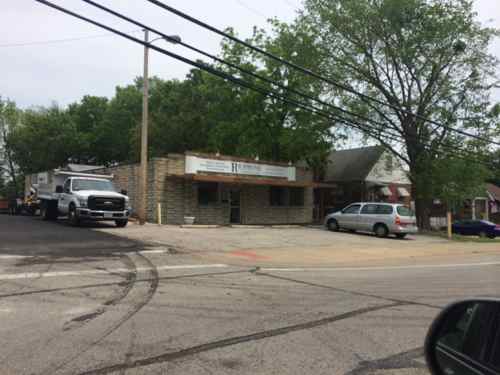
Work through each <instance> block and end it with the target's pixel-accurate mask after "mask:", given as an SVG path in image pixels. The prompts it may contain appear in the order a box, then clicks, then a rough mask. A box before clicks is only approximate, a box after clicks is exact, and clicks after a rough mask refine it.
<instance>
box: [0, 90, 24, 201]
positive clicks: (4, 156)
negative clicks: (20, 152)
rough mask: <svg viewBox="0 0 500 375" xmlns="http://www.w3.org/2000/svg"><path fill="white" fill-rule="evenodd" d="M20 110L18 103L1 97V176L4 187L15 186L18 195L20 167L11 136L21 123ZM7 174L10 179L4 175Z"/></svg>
mask: <svg viewBox="0 0 500 375" xmlns="http://www.w3.org/2000/svg"><path fill="white" fill-rule="evenodd" d="M20 114H21V112H20V110H19V109H17V107H16V104H15V103H14V102H13V101H10V100H2V98H1V97H0V153H1V154H0V160H3V164H0V178H1V179H2V185H3V186H2V188H3V189H7V188H8V187H9V186H12V187H13V188H14V191H13V193H15V194H16V195H17V194H18V193H19V192H20V190H19V189H18V188H17V187H18V186H19V180H20V179H19V168H18V166H17V165H16V163H15V161H14V156H13V151H12V148H11V147H10V146H9V141H8V140H9V136H10V134H11V133H12V132H13V131H14V130H15V128H16V127H17V126H18V124H19V118H20ZM5 175H7V176H8V179H4V178H3V176H5ZM9 180H10V181H12V183H10V181H9Z"/></svg>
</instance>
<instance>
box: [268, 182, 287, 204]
mask: <svg viewBox="0 0 500 375" xmlns="http://www.w3.org/2000/svg"><path fill="white" fill-rule="evenodd" d="M269 200H270V202H269V203H270V205H271V206H286V189H285V188H283V187H278V186H271V188H270V189H269Z"/></svg>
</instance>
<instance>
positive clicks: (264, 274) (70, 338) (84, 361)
mask: <svg viewBox="0 0 500 375" xmlns="http://www.w3.org/2000/svg"><path fill="white" fill-rule="evenodd" d="M480 260H481V259H480V256H478V257H477V258H476V259H475V262H474V264H472V265H470V266H464V265H463V264H461V263H462V262H461V259H456V258H453V259H450V264H449V265H446V264H443V263H442V262H441V263H440V264H439V267H433V266H432V265H429V267H412V266H408V267H400V268H398V267H386V268H384V267H383V266H380V265H379V266H378V267H377V268H375V269H367V268H365V267H363V268H359V269H356V268H350V269H345V270H341V269H334V268H332V269H330V270H329V269H322V270H320V271H317V270H316V271H315V270H311V269H309V268H304V269H295V270H293V269H289V270H279V267H278V268H274V269H265V268H261V269H252V268H245V267H235V266H226V265H224V264H208V263H205V262H204V261H203V260H201V259H200V258H199V257H195V256H193V255H191V254H189V253H183V252H178V251H176V249H173V248H167V247H164V246H161V245H157V246H152V245H151V244H146V243H141V242H137V241H130V240H125V239H122V238H120V237H117V236H115V235H111V234H109V233H102V232H98V231H95V230H93V228H92V226H88V227H85V228H72V227H69V226H68V225H66V224H65V223H64V222H57V223H54V222H43V221H41V220H40V219H38V218H30V217H9V216H5V215H0V373H1V374H47V375H52V374H165V373H168V374H236V373H237V374H350V375H361V374H427V371H426V369H425V364H424V362H423V358H422V345H423V340H424V336H425V333H426V331H427V327H428V326H429V324H430V322H431V321H432V319H433V318H434V316H435V315H436V314H437V313H438V311H439V310H440V309H441V308H442V307H443V306H444V305H446V304H447V303H449V302H451V301H453V300H456V299H459V298H463V297H469V296H500V282H499V281H500V266H499V265H498V264H497V263H496V262H493V261H492V256H491V254H489V255H488V258H487V263H486V262H485V263H484V264H482V265H478V263H479V262H480ZM498 261H499V262H500V256H499V257H498ZM459 263H460V265H459V266H458V265H457V264H459ZM454 264H455V265H457V266H455V265H454Z"/></svg>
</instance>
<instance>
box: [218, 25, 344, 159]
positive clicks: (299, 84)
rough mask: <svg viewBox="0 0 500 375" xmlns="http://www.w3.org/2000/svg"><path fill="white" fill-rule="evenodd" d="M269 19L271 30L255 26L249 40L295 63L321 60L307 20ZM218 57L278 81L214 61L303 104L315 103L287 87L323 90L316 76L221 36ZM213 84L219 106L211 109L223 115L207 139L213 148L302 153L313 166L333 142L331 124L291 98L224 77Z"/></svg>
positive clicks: (278, 155)
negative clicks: (298, 21) (264, 93)
mask: <svg viewBox="0 0 500 375" xmlns="http://www.w3.org/2000/svg"><path fill="white" fill-rule="evenodd" d="M271 23H272V27H273V29H272V31H271V33H266V32H265V31H263V30H258V29H255V30H254V34H253V36H252V37H251V38H250V39H248V40H247V41H248V42H249V43H251V44H253V45H256V46H259V47H260V48H262V49H265V50H267V51H269V52H271V53H273V54H276V55H279V56H281V57H283V58H284V59H286V60H289V61H292V62H294V63H295V64H298V65H305V66H309V67H314V66H315V65H316V63H317V61H319V60H320V59H319V54H320V52H319V50H318V49H317V48H316V44H315V40H314V37H313V36H312V35H311V33H310V30H309V27H308V25H306V24H304V23H292V24H285V23H281V22H279V21H277V20H273V21H271ZM229 31H231V30H229ZM221 57H222V58H223V59H224V60H226V61H230V62H231V63H233V64H236V65H239V66H242V67H244V68H245V69H246V70H249V71H251V72H253V73H256V74H258V75H260V76H264V77H265V78H267V79H269V80H272V81H274V82H278V83H280V85H281V86H282V87H278V86H276V85H273V84H270V83H269V82H263V81H262V80H259V79H257V78H255V77H252V76H249V75H246V74H242V73H241V72H239V71H238V70H236V69H233V68H228V67H226V66H225V65H222V64H217V65H216V67H217V68H218V69H221V70H224V71H226V72H227V73H230V74H232V75H236V76H240V77H242V78H243V79H244V80H245V81H247V82H250V83H252V84H253V85H255V86H258V87H261V88H263V89H265V90H273V91H275V92H278V93H279V94H281V95H283V96H285V97H286V98H287V99H290V100H292V101H300V102H301V103H303V104H305V105H311V104H315V103H314V102H313V101H312V100H307V99H304V98H303V97H301V96H299V95H297V94H295V93H293V92H291V91H290V90H295V91H301V92H305V93H307V94H308V95H310V96H312V97H319V96H320V94H321V92H322V85H321V82H318V80H316V79H314V78H312V77H309V76H306V75H303V74H300V73H298V72H297V71H295V70H293V69H289V68H287V67H284V66H283V65H281V64H278V63H277V62H276V61H274V60H272V59H268V58H266V57H264V56H262V55H260V54H257V53H255V52H253V51H251V50H249V49H247V48H244V47H242V46H241V45H238V44H234V43H231V42H230V41H224V42H223V44H222V54H221ZM283 87H286V89H283ZM217 90H218V92H219V96H218V100H219V106H216V107H215V109H216V111H217V113H218V115H219V116H221V115H222V116H221V117H222V118H221V117H219V118H217V117H216V116H214V117H215V118H216V120H217V126H216V127H215V131H214V132H212V134H211V144H212V145H213V146H214V147H215V148H217V149H221V150H223V151H224V152H226V150H227V151H230V152H231V153H234V154H238V155H245V156H255V155H259V156H260V157H261V158H265V159H271V160H281V161H288V160H291V161H297V160H301V159H305V160H306V161H307V162H308V163H309V164H310V165H311V164H314V165H311V166H312V167H315V166H317V165H319V161H322V160H323V161H324V159H325V157H326V155H327V153H328V151H329V150H330V149H331V147H332V146H331V141H332V139H333V137H332V133H331V132H330V128H331V127H332V125H334V124H333V123H332V122H331V121H329V120H325V119H324V118H321V117H318V116H316V115H314V114H312V113H311V112H310V111H307V110H304V109H301V108H299V107H297V106H296V105H295V104H292V103H287V102H285V101H282V100H279V99H275V98H269V97H267V98H266V97H265V96H264V95H262V94H260V93H257V92H254V91H250V90H248V89H245V88H241V87H238V86H235V85H233V84H229V83H226V82H222V84H219V85H218V88H217ZM231 102H232V103H233V104H232V106H231V107H230V106H228V104H230V103H231ZM316 106H317V104H316ZM228 111H231V114H229V115H228V114H227V112H228Z"/></svg>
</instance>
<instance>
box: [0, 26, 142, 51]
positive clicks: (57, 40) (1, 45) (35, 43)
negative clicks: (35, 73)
mask: <svg viewBox="0 0 500 375" xmlns="http://www.w3.org/2000/svg"><path fill="white" fill-rule="evenodd" d="M139 31H141V30H131V31H128V32H129V33H136V32H139ZM110 36H112V37H114V36H115V35H113V34H110V33H106V34H99V35H88V36H82V37H75V38H64V39H52V40H41V41H33V42H21V43H7V44H0V48H9V47H25V46H38V45H48V44H59V43H68V42H77V41H80V40H90V39H98V38H105V37H110Z"/></svg>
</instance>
